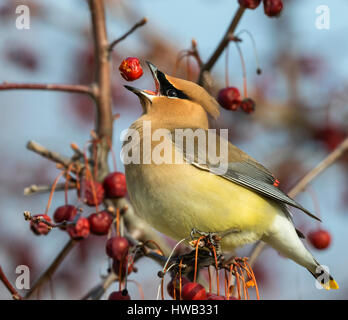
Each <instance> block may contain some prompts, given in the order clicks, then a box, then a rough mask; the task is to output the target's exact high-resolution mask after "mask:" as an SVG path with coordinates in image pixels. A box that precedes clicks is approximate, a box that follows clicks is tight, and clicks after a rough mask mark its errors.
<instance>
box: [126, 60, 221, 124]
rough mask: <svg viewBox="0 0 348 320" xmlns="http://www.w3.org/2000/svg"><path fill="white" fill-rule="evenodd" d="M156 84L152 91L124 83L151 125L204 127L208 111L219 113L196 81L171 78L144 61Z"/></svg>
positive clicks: (216, 115)
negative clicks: (136, 97) (137, 100)
mask: <svg viewBox="0 0 348 320" xmlns="http://www.w3.org/2000/svg"><path fill="white" fill-rule="evenodd" d="M147 64H148V66H149V68H150V70H151V73H152V76H153V78H154V81H155V85H156V92H151V91H147V90H139V89H136V88H133V87H130V86H125V87H126V88H127V89H128V90H130V91H132V92H133V93H135V94H136V95H137V96H138V97H139V99H140V102H141V105H142V106H143V111H144V113H145V116H144V118H146V119H147V120H151V121H152V125H153V127H157V128H159V127H161V128H167V129H175V128H204V129H207V128H208V116H207V115H208V114H209V115H211V116H212V117H214V118H217V117H218V116H219V114H220V112H219V104H218V103H217V101H216V100H215V99H214V98H213V97H212V96H211V95H210V94H209V93H208V92H207V91H206V90H205V89H204V88H203V87H201V86H199V85H198V84H196V83H194V82H191V81H187V80H183V79H178V78H174V77H171V76H168V75H166V74H165V73H163V72H161V71H160V70H158V69H157V68H156V67H155V66H154V65H153V64H151V63H150V62H147Z"/></svg>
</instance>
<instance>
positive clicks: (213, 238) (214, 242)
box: [190, 228, 222, 256]
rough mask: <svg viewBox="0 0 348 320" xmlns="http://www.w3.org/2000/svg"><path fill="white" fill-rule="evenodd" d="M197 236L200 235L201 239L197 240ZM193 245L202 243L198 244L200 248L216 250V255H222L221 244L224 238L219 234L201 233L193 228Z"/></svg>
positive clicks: (191, 234)
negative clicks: (198, 242)
mask: <svg viewBox="0 0 348 320" xmlns="http://www.w3.org/2000/svg"><path fill="white" fill-rule="evenodd" d="M195 235H198V236H199V238H198V239H196V237H195ZM190 236H191V239H192V241H191V243H192V244H197V242H196V241H200V244H198V245H199V246H200V247H206V248H208V249H212V247H214V248H215V252H216V255H218V256H219V255H221V253H222V251H221V244H220V241H221V239H222V237H221V236H220V235H219V233H217V232H205V231H200V230H198V229H196V228H192V230H191V233H190Z"/></svg>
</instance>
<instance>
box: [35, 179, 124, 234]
mask: <svg viewBox="0 0 348 320" xmlns="http://www.w3.org/2000/svg"><path fill="white" fill-rule="evenodd" d="M126 193H127V184H126V177H125V175H124V174H123V173H122V172H112V173H110V174H109V175H107V176H106V177H105V179H104V181H103V184H101V183H99V182H97V181H93V180H88V181H86V183H85V202H86V204H87V205H89V206H98V205H100V204H101V203H102V202H103V200H104V198H105V197H107V198H120V197H124V196H125V195H126ZM77 212H78V209H77V207H75V206H73V205H69V204H66V205H63V206H60V207H58V208H57V209H56V210H55V212H54V214H53V220H54V222H55V223H63V222H72V221H74V220H75V217H76V215H77ZM39 217H41V218H42V219H44V220H45V221H46V222H48V223H51V218H50V217H49V216H48V215H46V214H38V215H35V216H33V218H35V219H36V218H39ZM112 221H113V217H112V215H111V214H110V213H109V212H107V211H105V210H103V211H98V212H95V213H92V214H91V215H90V216H89V217H88V218H85V217H79V218H78V219H77V221H75V223H73V224H67V226H64V224H63V225H62V226H61V227H60V228H61V229H66V231H67V232H68V233H69V235H70V237H71V238H72V239H74V240H81V239H85V238H87V237H88V236H89V234H90V233H92V234H94V235H106V234H107V233H108V231H109V229H110V226H111V224H112ZM30 228H31V230H32V231H33V232H34V233H35V234H37V235H46V234H48V233H49V231H50V230H51V227H50V226H49V224H47V223H45V222H37V221H31V223H30Z"/></svg>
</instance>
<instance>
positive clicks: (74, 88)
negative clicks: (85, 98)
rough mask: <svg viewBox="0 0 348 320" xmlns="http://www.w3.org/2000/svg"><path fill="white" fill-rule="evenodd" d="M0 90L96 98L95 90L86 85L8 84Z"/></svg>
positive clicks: (4, 84)
mask: <svg viewBox="0 0 348 320" xmlns="http://www.w3.org/2000/svg"><path fill="white" fill-rule="evenodd" d="M0 90H49V91H63V92H70V93H83V94H88V95H90V96H91V97H94V92H93V90H92V89H91V88H90V87H88V86H84V85H74V84H39V83H7V82H3V83H2V84H0Z"/></svg>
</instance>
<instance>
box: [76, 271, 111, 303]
mask: <svg viewBox="0 0 348 320" xmlns="http://www.w3.org/2000/svg"><path fill="white" fill-rule="evenodd" d="M116 280H117V275H116V274H115V273H114V272H110V273H109V274H108V275H107V276H106V278H105V279H103V281H102V282H101V283H100V284H99V285H97V286H95V287H94V288H93V289H92V290H90V291H89V292H88V293H87V294H85V295H84V296H83V297H82V298H81V300H88V299H91V300H99V299H100V298H101V297H102V296H103V294H104V293H105V292H106V290H107V289H108V288H109V287H110V286H111V285H112V283H113V282H115V281H116Z"/></svg>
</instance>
